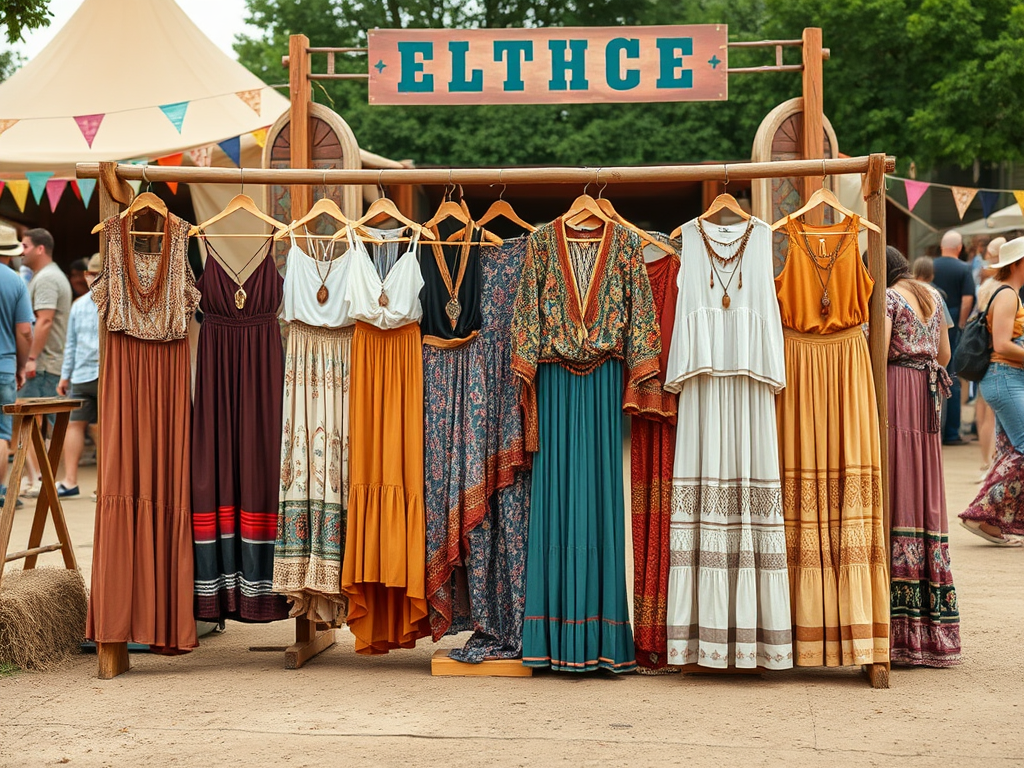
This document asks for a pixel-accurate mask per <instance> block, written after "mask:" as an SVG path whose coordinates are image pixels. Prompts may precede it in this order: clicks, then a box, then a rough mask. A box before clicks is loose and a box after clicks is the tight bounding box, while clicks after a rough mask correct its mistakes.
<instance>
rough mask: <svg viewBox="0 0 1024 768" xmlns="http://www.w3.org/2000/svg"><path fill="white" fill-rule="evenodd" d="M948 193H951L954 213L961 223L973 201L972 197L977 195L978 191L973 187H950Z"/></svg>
mask: <svg viewBox="0 0 1024 768" xmlns="http://www.w3.org/2000/svg"><path fill="white" fill-rule="evenodd" d="M949 191H950V192H952V193H953V202H954V203H956V212H957V213H959V214H960V220H961V221H963V219H964V214H965V213H967V209H968V208H970V207H971V201H972V200H974V196H975V195H976V194H978V190H976V189H974V188H973V187H950V188H949Z"/></svg>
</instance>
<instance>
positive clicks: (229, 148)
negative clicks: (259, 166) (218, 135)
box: [217, 136, 242, 167]
mask: <svg viewBox="0 0 1024 768" xmlns="http://www.w3.org/2000/svg"><path fill="white" fill-rule="evenodd" d="M217 146H218V147H220V148H221V149H222V150H224V154H225V155H227V156H228V157H230V158H231V162H232V163H234V164H235V165H237V166H238V167H241V166H242V140H241V138H240V137H238V136H235V137H234V138H233V139H227V140H226V141H222V142H220V143H219V144H218V145H217Z"/></svg>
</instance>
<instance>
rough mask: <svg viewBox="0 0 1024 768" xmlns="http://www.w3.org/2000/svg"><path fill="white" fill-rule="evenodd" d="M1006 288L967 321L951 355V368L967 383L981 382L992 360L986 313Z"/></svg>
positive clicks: (990, 338) (1001, 287)
mask: <svg viewBox="0 0 1024 768" xmlns="http://www.w3.org/2000/svg"><path fill="white" fill-rule="evenodd" d="M1007 288H1010V286H1008V285H1003V286H1000V287H999V288H997V289H996V292H995V293H993V294H992V298H990V299H989V300H988V306H987V307H985V311H984V312H981V313H979V314H977V315H975V316H974V317H972V318H971V319H970V320H968V321H967V324H966V325H965V326H964V331H963V333H962V334H961V335H960V343H959V344H958V345H957V348H956V354H955V355H953V365H952V368H953V370H955V371H956V373H957V375H958V376H960V377H961V378H964V379H967V381H981V380H982V379H983V378H985V373H986V372H987V371H988V366H989V363H990V362H991V360H992V334H991V333H989V330H988V311H989V310H990V309H991V308H992V302H993V301H995V299H996V296H998V295H999V292H1000V291H1003V290H1006V289H1007ZM1018 301H1019V299H1018Z"/></svg>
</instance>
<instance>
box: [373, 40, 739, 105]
mask: <svg viewBox="0 0 1024 768" xmlns="http://www.w3.org/2000/svg"><path fill="white" fill-rule="evenodd" d="M367 35H368V38H369V42H368V51H369V53H368V55H369V62H370V88H369V97H370V103H371V104H569V103H594V102H597V103H608V102H625V101H724V100H726V99H728V97H729V89H728V74H727V72H728V47H727V45H728V27H727V26H726V25H724V24H694V25H685V26H661V27H545V28H543V29H372V30H370V31H369V32H368V33H367Z"/></svg>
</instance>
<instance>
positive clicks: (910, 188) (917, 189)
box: [903, 179, 929, 211]
mask: <svg viewBox="0 0 1024 768" xmlns="http://www.w3.org/2000/svg"><path fill="white" fill-rule="evenodd" d="M903 184H904V185H905V186H906V188H907V209H908V210H911V211H913V210H914V206H915V205H917V203H918V201H919V200H920V199H921V195H923V194H924V193H925V191H926V190H927V189H928V187H929V184H928V182H927V181H911V180H910V179H907V180H906V181H904V182H903Z"/></svg>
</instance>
